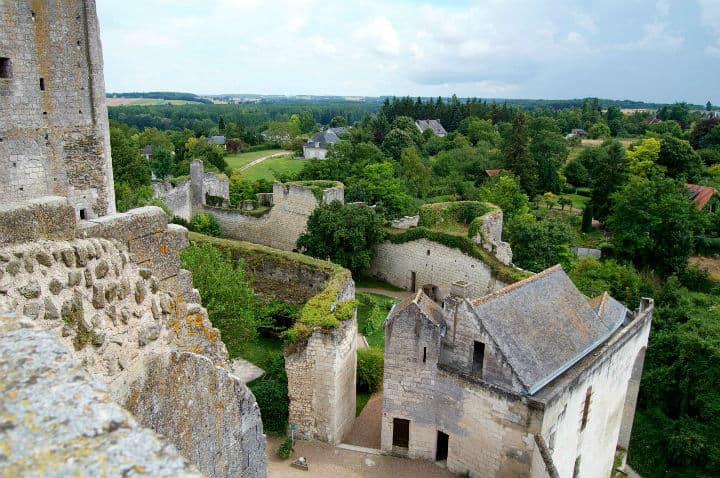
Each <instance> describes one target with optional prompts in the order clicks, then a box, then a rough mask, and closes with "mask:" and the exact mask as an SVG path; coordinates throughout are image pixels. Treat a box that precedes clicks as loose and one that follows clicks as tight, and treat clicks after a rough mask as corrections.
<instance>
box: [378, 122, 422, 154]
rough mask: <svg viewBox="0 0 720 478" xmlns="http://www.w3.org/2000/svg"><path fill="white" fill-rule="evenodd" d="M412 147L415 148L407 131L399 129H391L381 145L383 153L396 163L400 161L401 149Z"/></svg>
mask: <svg viewBox="0 0 720 478" xmlns="http://www.w3.org/2000/svg"><path fill="white" fill-rule="evenodd" d="M412 146H415V141H414V140H413V137H412V136H411V135H410V133H408V132H407V131H405V130H403V129H399V128H393V129H392V130H390V132H389V133H388V134H387V135H386V136H385V139H384V140H383V143H382V149H383V151H385V153H387V155H388V156H390V157H392V158H393V159H394V160H396V161H399V160H400V154H401V153H402V150H403V149H405V148H410V147H412Z"/></svg>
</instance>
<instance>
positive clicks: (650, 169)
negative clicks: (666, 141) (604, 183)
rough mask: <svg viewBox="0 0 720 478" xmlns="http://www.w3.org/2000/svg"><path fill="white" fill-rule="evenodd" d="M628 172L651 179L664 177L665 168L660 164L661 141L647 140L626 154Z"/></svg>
mask: <svg viewBox="0 0 720 478" xmlns="http://www.w3.org/2000/svg"><path fill="white" fill-rule="evenodd" d="M626 156H627V159H628V172H629V173H630V174H632V175H635V176H640V177H643V178H650V177H653V176H659V175H662V174H663V173H664V172H665V168H664V167H662V166H660V165H659V164H658V158H659V157H660V141H659V140H658V139H656V138H645V139H643V140H642V141H641V142H640V143H639V144H636V145H635V146H633V147H632V148H631V149H630V150H629V151H627V153H626Z"/></svg>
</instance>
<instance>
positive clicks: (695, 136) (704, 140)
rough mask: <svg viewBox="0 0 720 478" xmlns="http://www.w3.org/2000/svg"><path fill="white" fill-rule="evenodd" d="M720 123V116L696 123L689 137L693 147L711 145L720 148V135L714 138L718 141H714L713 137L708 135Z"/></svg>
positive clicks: (699, 147) (707, 146) (708, 146)
mask: <svg viewBox="0 0 720 478" xmlns="http://www.w3.org/2000/svg"><path fill="white" fill-rule="evenodd" d="M718 125H720V118H708V119H705V120H702V121H698V122H697V123H695V126H694V127H693V129H692V131H691V132H690V138H689V141H690V144H691V145H692V147H693V148H695V149H702V148H711V147H717V148H720V135H717V136H715V137H714V139H715V140H717V141H714V140H713V139H711V138H709V137H708V135H709V134H710V132H711V131H713V130H714V129H715V128H716V127H717V126H718Z"/></svg>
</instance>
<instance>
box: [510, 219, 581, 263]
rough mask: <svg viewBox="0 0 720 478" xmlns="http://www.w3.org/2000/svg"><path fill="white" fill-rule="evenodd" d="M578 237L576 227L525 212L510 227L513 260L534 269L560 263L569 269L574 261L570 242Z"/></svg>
mask: <svg viewBox="0 0 720 478" xmlns="http://www.w3.org/2000/svg"><path fill="white" fill-rule="evenodd" d="M574 238H575V233H574V231H573V230H572V228H571V227H570V226H569V225H568V224H566V223H565V222H562V221H559V220H555V219H545V220H542V221H536V220H535V218H534V217H532V216H530V215H523V216H519V217H516V218H515V219H513V220H512V222H511V223H510V225H509V227H508V240H509V242H510V243H511V244H512V248H513V262H514V263H515V264H516V265H518V266H520V267H522V268H523V269H527V270H530V271H533V272H540V271H543V270H545V269H547V268H548V267H552V266H553V265H555V264H558V263H560V264H563V266H564V267H565V268H568V269H569V266H570V264H571V262H572V252H571V251H570V245H571V244H572V242H573V240H574Z"/></svg>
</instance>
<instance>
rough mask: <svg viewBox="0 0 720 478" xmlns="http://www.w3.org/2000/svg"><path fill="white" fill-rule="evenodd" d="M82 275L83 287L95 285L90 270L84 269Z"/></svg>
mask: <svg viewBox="0 0 720 478" xmlns="http://www.w3.org/2000/svg"><path fill="white" fill-rule="evenodd" d="M83 275H84V276H85V287H92V286H93V284H94V283H95V280H94V279H93V275H92V271H91V270H90V269H85V270H84V271H83Z"/></svg>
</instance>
